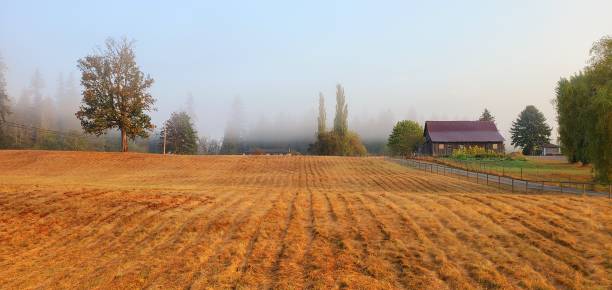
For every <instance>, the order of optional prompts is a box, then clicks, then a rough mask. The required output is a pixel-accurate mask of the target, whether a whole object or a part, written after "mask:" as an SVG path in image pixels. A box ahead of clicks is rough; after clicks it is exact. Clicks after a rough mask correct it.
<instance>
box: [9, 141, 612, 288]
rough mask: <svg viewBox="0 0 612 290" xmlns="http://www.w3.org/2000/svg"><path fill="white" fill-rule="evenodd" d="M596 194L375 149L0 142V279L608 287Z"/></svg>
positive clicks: (15, 283) (40, 283) (607, 239)
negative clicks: (143, 150)
mask: <svg viewBox="0 0 612 290" xmlns="http://www.w3.org/2000/svg"><path fill="white" fill-rule="evenodd" d="M611 261H612V202H611V201H610V200H609V199H607V198H594V197H579V196H560V195H516V194H515V195H513V194H508V193H505V192H499V191H498V190H497V189H494V188H490V187H486V186H483V185H477V184H474V183H470V182H467V181H464V180H458V179H454V178H452V177H444V176H439V175H435V176H434V175H429V174H427V173H425V172H423V171H416V170H412V169H408V168H404V167H401V166H399V165H395V164H392V163H387V162H385V161H384V160H382V159H378V158H344V157H297V156H293V157H289V156H219V157H205V156H198V157H186V156H160V155H148V154H120V153H74V152H45V151H0V288H9V289H24V288H41V289H46V288H75V287H76V288H103V289H108V288H140V287H144V288H158V289H169V288H181V289H187V288H193V289H198V288H236V289H243V288H298V289H299V288H314V289H334V288H336V289H338V288H340V289H342V288H351V289H352V288H362V289H390V288H406V289H448V288H450V289H474V288H476V289H478V288H480V289H512V288H530V289H554V288H562V289H610V285H611V283H612V281H611V279H612V278H611V277H612V262H611Z"/></svg>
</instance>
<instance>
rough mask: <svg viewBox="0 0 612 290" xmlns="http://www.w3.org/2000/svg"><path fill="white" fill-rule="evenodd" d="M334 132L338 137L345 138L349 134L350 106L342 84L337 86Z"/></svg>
mask: <svg viewBox="0 0 612 290" xmlns="http://www.w3.org/2000/svg"><path fill="white" fill-rule="evenodd" d="M334 132H335V133H336V134H337V135H338V136H341V137H343V136H345V135H346V133H347V132H348V105H347V104H346V96H345V95H344V88H343V87H342V85H341V84H337V85H336V116H335V117H334Z"/></svg>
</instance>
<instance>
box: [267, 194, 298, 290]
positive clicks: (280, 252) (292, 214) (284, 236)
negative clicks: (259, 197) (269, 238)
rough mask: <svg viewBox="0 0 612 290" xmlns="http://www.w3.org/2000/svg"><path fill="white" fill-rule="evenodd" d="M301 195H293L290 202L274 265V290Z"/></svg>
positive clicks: (272, 271) (272, 273)
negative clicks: (296, 204) (297, 202)
mask: <svg viewBox="0 0 612 290" xmlns="http://www.w3.org/2000/svg"><path fill="white" fill-rule="evenodd" d="M298 195H299V193H298V192H296V193H294V194H293V197H292V199H291V201H290V202H289V207H288V208H287V219H286V220H285V225H284V227H283V229H282V231H281V233H280V237H279V240H280V248H279V249H278V251H276V255H275V259H274V262H273V263H272V269H271V273H270V275H271V276H272V277H273V278H272V285H271V287H272V288H275V285H276V284H278V281H279V271H280V267H281V262H282V260H283V259H284V258H285V251H286V250H287V247H288V245H287V242H286V240H287V233H288V232H289V227H290V226H291V223H292V222H293V219H294V217H295V210H296V208H295V202H296V200H297V198H298Z"/></svg>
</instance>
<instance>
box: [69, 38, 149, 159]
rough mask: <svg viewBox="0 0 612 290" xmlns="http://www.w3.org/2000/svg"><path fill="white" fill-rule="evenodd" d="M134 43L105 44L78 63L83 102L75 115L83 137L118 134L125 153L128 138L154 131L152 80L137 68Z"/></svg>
mask: <svg viewBox="0 0 612 290" xmlns="http://www.w3.org/2000/svg"><path fill="white" fill-rule="evenodd" d="M133 44H134V42H133V41H129V40H127V39H126V38H123V39H121V40H119V41H116V40H114V39H112V38H109V39H107V40H106V48H105V49H104V50H100V51H99V52H98V53H95V54H92V55H89V56H86V57H84V58H82V59H80V60H79V61H78V63H79V64H78V68H79V69H80V70H81V72H82V75H81V84H82V85H83V100H82V105H81V106H80V110H79V111H78V112H77V113H76V116H77V118H79V120H81V126H82V127H83V130H84V131H85V132H86V133H90V134H95V135H96V136H99V135H102V134H103V133H105V132H106V131H107V130H109V129H118V130H120V131H121V149H122V151H123V152H127V151H128V138H129V139H132V140H134V139H135V138H136V137H143V138H146V137H148V136H149V132H150V131H151V130H152V129H153V128H154V126H153V124H152V123H151V117H150V116H149V115H148V114H147V112H149V111H152V110H154V108H153V104H154V103H155V99H154V98H153V97H152V96H151V94H150V92H149V89H150V88H151V85H152V84H153V79H152V78H151V77H149V76H148V75H146V76H145V74H144V73H143V72H142V71H141V70H140V67H139V66H138V64H136V55H135V53H134V49H133Z"/></svg>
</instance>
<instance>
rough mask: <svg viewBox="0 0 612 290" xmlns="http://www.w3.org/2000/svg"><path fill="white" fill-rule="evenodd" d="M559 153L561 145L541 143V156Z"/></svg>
mask: <svg viewBox="0 0 612 290" xmlns="http://www.w3.org/2000/svg"><path fill="white" fill-rule="evenodd" d="M552 155H561V146H559V145H555V144H552V143H546V144H544V145H542V156H552Z"/></svg>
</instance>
